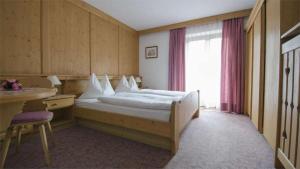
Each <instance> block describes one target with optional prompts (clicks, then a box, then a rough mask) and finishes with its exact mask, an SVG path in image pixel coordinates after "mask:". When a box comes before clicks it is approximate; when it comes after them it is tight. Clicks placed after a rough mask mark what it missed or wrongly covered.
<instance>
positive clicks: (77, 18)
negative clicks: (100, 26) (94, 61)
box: [42, 0, 90, 75]
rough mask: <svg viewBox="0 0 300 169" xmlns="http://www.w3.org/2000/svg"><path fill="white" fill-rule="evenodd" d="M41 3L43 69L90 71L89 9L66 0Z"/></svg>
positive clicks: (48, 71) (73, 72)
mask: <svg viewBox="0 0 300 169" xmlns="http://www.w3.org/2000/svg"><path fill="white" fill-rule="evenodd" d="M42 3H43V8H42V11H43V25H42V27H43V73H44V74H57V75H88V74H90V40H89V31H90V26H89V12H88V11H85V10H83V9H82V8H79V7H78V6H76V5H74V4H73V3H71V2H69V1H67V0H44V1H42Z"/></svg>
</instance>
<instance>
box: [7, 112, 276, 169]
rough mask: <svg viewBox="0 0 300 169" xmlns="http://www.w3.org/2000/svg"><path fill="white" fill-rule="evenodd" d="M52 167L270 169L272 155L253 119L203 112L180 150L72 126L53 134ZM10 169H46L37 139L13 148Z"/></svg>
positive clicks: (186, 132) (190, 125)
mask: <svg viewBox="0 0 300 169" xmlns="http://www.w3.org/2000/svg"><path fill="white" fill-rule="evenodd" d="M55 141H56V146H55V147H53V146H51V144H50V152H51V156H52V167H53V168H122V169H123V168H164V167H165V168H167V169H173V168H175V169H190V168H191V169H197V168H203V169H215V168H216V169H223V168H224V169H242V168H243V169H246V168H249V169H254V168H257V169H268V168H273V152H272V150H271V147H270V146H269V145H268V144H267V143H266V141H265V140H264V138H263V137H262V136H261V135H260V134H259V133H258V132H257V131H256V129H255V127H254V126H253V125H252V123H251V122H250V120H249V119H248V118H247V117H245V116H241V115H234V114H226V113H219V112H203V113H201V115H200V118H198V119H196V120H193V121H192V122H191V123H190V124H189V126H188V127H187V129H186V130H185V131H184V133H183V135H182V138H181V142H180V149H179V151H178V153H177V154H176V156H174V157H172V156H171V155H170V153H169V152H168V151H165V150H162V149H159V148H154V147H151V146H148V145H144V144H141V143H137V142H133V141H129V140H126V139H122V138H119V137H115V136H111V135H107V134H104V133H101V132H99V131H96V130H92V129H88V128H83V127H78V126H76V127H72V128H68V129H63V130H59V131H56V132H55ZM6 167H7V168H45V166H44V156H43V151H42V148H41V143H40V139H39V136H38V135H36V136H33V137H30V138H28V139H26V140H25V141H24V142H23V144H22V146H21V149H20V153H19V154H15V153H14V145H13V146H11V148H10V151H9V154H8V157H7V162H6Z"/></svg>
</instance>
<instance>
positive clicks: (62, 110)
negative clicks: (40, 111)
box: [43, 95, 75, 127]
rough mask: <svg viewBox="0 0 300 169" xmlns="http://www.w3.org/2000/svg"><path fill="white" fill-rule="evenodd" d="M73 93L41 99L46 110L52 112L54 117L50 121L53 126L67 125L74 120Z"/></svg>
mask: <svg viewBox="0 0 300 169" xmlns="http://www.w3.org/2000/svg"><path fill="white" fill-rule="evenodd" d="M74 100H75V95H56V96H52V97H49V98H47V99H45V100H43V104H45V105H46V110H47V111H52V112H54V119H53V121H52V122H51V125H52V126H53V127H59V126H63V125H69V124H72V123H73V122H74V120H73V115H72V108H73V105H74Z"/></svg>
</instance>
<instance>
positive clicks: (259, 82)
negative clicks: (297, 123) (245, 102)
mask: <svg viewBox="0 0 300 169" xmlns="http://www.w3.org/2000/svg"><path fill="white" fill-rule="evenodd" d="M264 15H265V13H264V9H263V8H262V9H261V11H260V12H259V13H258V14H257V16H256V19H255V21H254V26H253V81H252V107H251V119H252V121H253V123H254V125H255V126H256V127H257V129H258V130H259V131H260V132H262V128H263V99H264V98H263V93H264V61H265V51H264V37H265V32H264V24H265V21H264Z"/></svg>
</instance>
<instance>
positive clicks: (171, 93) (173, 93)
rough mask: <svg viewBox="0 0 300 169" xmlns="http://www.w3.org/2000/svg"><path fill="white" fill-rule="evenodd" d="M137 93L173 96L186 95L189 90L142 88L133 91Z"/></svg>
mask: <svg viewBox="0 0 300 169" xmlns="http://www.w3.org/2000/svg"><path fill="white" fill-rule="evenodd" d="M132 92H135V93H143V94H154V95H161V96H171V97H172V96H173V97H179V96H180V97H184V96H185V95H187V94H188V93H187V92H180V91H169V90H154V89H141V90H138V91H132Z"/></svg>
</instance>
